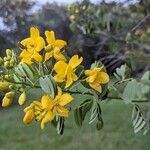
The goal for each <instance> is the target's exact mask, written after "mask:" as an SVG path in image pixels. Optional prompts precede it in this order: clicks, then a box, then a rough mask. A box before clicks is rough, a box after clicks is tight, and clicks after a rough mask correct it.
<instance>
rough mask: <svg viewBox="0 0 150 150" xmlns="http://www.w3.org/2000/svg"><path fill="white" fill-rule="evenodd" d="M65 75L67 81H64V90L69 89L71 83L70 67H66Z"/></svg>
mask: <svg viewBox="0 0 150 150" xmlns="http://www.w3.org/2000/svg"><path fill="white" fill-rule="evenodd" d="M66 74H67V79H66V86H65V88H67V87H69V86H70V85H71V84H72V82H73V78H72V74H73V70H72V68H71V67H70V66H68V67H67V71H66Z"/></svg>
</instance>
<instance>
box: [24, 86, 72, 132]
mask: <svg viewBox="0 0 150 150" xmlns="http://www.w3.org/2000/svg"><path fill="white" fill-rule="evenodd" d="M72 100H73V97H72V96H71V95H70V94H68V93H64V94H63V93H62V90H61V88H59V87H58V94H57V95H56V97H55V98H54V99H52V98H51V97H49V96H48V95H44V96H43V97H42V99H41V102H39V101H34V102H33V103H32V104H31V105H30V106H29V107H27V108H26V109H25V110H24V111H25V112H26V114H25V117H24V119H23V120H24V122H25V123H26V124H27V123H30V122H31V121H32V120H33V118H35V119H36V120H37V121H41V128H42V129H43V128H44V126H45V123H47V122H49V121H51V120H53V119H54V117H55V116H56V115H58V116H62V117H67V116H68V113H69V110H68V109H67V108H65V105H67V104H69V103H70V102H71V101H72ZM33 111H34V112H33Z"/></svg>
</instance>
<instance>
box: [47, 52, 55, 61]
mask: <svg viewBox="0 0 150 150" xmlns="http://www.w3.org/2000/svg"><path fill="white" fill-rule="evenodd" d="M52 56H53V52H52V51H50V52H46V54H45V61H47V60H49V59H50V58H51V57H52Z"/></svg>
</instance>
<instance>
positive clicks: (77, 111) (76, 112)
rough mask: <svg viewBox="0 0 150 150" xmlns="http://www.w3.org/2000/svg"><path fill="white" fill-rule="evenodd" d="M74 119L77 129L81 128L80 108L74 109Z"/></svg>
mask: <svg viewBox="0 0 150 150" xmlns="http://www.w3.org/2000/svg"><path fill="white" fill-rule="evenodd" d="M74 119H75V123H76V125H77V126H78V127H81V126H82V122H83V120H82V111H81V109H80V108H76V109H75V110H74Z"/></svg>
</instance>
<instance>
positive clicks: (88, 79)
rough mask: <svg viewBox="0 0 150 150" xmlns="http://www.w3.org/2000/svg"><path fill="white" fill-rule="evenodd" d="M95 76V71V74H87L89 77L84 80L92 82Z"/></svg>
mask: <svg viewBox="0 0 150 150" xmlns="http://www.w3.org/2000/svg"><path fill="white" fill-rule="evenodd" d="M96 77H97V73H95V74H93V75H91V76H89V77H88V78H87V79H86V81H87V82H90V83H92V82H94V80H95V79H96Z"/></svg>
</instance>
